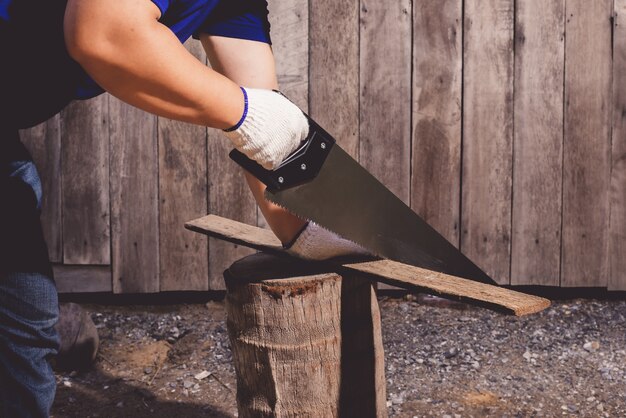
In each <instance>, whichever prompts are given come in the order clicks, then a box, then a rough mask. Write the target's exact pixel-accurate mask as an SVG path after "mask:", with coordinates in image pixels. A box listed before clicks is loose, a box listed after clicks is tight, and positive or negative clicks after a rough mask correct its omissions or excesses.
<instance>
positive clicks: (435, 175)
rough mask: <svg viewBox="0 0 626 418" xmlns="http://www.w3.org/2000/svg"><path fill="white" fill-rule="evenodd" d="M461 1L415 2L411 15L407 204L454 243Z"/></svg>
mask: <svg viewBox="0 0 626 418" xmlns="http://www.w3.org/2000/svg"><path fill="white" fill-rule="evenodd" d="M462 13H463V1H462V0H445V1H440V2H420V3H419V6H418V5H415V6H414V13H413V144H412V147H413V153H412V156H413V157H412V178H411V206H412V207H413V209H414V210H415V211H416V212H417V213H418V214H420V215H421V216H422V217H423V218H424V219H425V220H426V221H427V222H428V223H429V224H430V225H431V226H432V227H433V228H435V229H436V230H437V231H438V232H439V233H441V234H442V235H443V236H444V237H446V238H447V239H448V241H450V242H451V243H453V244H454V245H456V246H458V245H459V221H460V208H459V203H460V199H461V93H462V92H461V89H462V86H461V84H462V79H463V68H462V67H463V46H462V38H463V26H462V19H463V17H462Z"/></svg>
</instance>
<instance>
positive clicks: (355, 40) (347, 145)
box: [309, 0, 359, 158]
mask: <svg viewBox="0 0 626 418" xmlns="http://www.w3.org/2000/svg"><path fill="white" fill-rule="evenodd" d="M309 28H310V29H309V49H310V55H309V57H310V65H309V77H310V79H309V82H310V87H309V111H310V114H311V117H313V119H315V120H316V121H317V123H319V124H320V125H321V126H322V127H323V128H324V129H326V130H327V131H328V132H329V133H330V134H331V135H333V136H334V137H335V138H336V139H337V141H338V143H339V145H341V147H342V148H343V149H344V150H346V152H348V153H349V154H350V155H351V156H352V157H354V158H356V157H358V152H359V1H358V0H343V1H337V0H315V1H314V2H313V1H312V2H311V3H310V5H309Z"/></svg>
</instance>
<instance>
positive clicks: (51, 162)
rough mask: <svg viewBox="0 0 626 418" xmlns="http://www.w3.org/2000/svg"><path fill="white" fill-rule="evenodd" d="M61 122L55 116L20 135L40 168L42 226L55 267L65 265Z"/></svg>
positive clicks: (57, 116)
mask: <svg viewBox="0 0 626 418" xmlns="http://www.w3.org/2000/svg"><path fill="white" fill-rule="evenodd" d="M60 125H61V118H60V116H59V115H56V116H54V117H52V118H51V119H49V120H48V121H46V122H44V123H41V124H39V125H37V126H35V127H33V128H30V129H25V130H23V131H21V132H20V137H21V139H22V142H23V143H24V145H26V147H27V148H28V150H29V151H30V153H31V155H32V156H33V161H35V164H36V165H37V170H38V171H39V177H41V185H42V188H43V201H42V203H41V223H42V227H43V233H44V236H45V238H46V243H47V244H48V255H49V257H50V261H51V262H53V263H60V262H62V261H63V241H62V236H63V235H62V229H63V224H62V217H61V214H62V210H61V181H60V179H61V126H60Z"/></svg>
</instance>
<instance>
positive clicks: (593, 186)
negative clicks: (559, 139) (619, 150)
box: [561, 0, 612, 286]
mask: <svg viewBox="0 0 626 418" xmlns="http://www.w3.org/2000/svg"><path fill="white" fill-rule="evenodd" d="M611 6H612V0H598V1H594V2H589V1H585V0H568V2H567V5H566V19H567V20H566V29H565V31H566V33H565V36H566V38H567V41H566V43H565V140H564V144H563V232H562V234H563V243H562V255H561V257H562V261H561V266H562V267H561V285H562V286H606V285H607V283H608V257H607V255H608V237H609V233H608V231H609V230H608V226H609V201H608V195H609V193H608V192H609V181H610V170H611V162H610V152H611V148H610V128H611V93H610V92H611V25H610V17H611V13H612V8H611Z"/></svg>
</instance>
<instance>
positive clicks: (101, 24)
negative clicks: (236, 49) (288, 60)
mask: <svg viewBox="0 0 626 418" xmlns="http://www.w3.org/2000/svg"><path fill="white" fill-rule="evenodd" d="M159 17H160V11H159V9H158V8H157V7H156V6H155V5H154V3H152V2H151V1H150V0H117V1H110V0H69V1H68V3H67V8H66V12H65V21H64V31H65V42H66V45H67V48H68V51H69V53H70V55H71V56H72V58H74V59H75V60H76V61H77V62H78V63H79V64H80V65H81V66H82V67H83V68H85V70H86V71H87V72H88V73H89V75H91V76H92V77H93V78H94V79H95V80H96V82H97V83H98V84H100V85H101V86H102V87H103V88H104V89H105V90H107V91H109V92H110V93H111V94H113V95H114V96H117V97H119V98H120V99H122V100H124V101H125V102H127V103H130V104H132V105H134V106H136V107H138V108H141V109H143V110H146V111H149V112H151V113H155V114H157V115H160V116H165V117H168V118H172V119H177V120H182V121H186V122H191V123H195V124H199V125H205V126H211V127H214V128H220V129H226V128H230V127H231V126H233V125H235V124H236V123H237V122H238V121H239V119H240V118H241V116H242V114H243V110H244V99H243V94H242V91H241V90H240V88H239V86H238V85H237V84H236V83H234V82H232V81H231V80H229V79H228V78H226V77H224V76H223V75H221V74H219V73H217V72H215V71H213V70H211V69H210V68H207V67H206V66H205V65H204V64H203V63H201V62H199V61H198V60H197V59H196V58H195V57H194V56H193V55H191V54H190V53H189V52H188V51H187V50H186V49H185V48H184V47H183V46H182V44H181V43H180V41H179V40H178V38H176V36H175V35H174V34H173V33H172V32H171V31H170V30H169V29H168V28H167V27H166V26H164V25H162V24H161V23H159V22H158V19H159Z"/></svg>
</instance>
